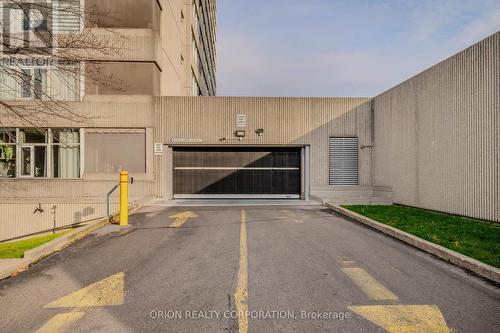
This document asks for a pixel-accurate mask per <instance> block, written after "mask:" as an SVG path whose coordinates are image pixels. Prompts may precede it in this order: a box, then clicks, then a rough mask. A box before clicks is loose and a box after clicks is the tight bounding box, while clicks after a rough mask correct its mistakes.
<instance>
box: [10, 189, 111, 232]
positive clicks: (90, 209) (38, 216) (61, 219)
mask: <svg viewBox="0 0 500 333" xmlns="http://www.w3.org/2000/svg"><path fill="white" fill-rule="evenodd" d="M54 206H55V208H54ZM38 207H39V203H38V202H35V201H32V202H27V201H25V202H17V203H15V202H9V203H4V202H3V203H1V204H0V213H1V215H0V241H2V240H7V239H12V238H16V237H20V236H23V235H30V234H34V233H39V232H44V231H48V230H50V229H52V228H53V227H54V220H55V226H56V228H61V227H67V226H71V225H72V224H75V223H81V222H84V221H88V220H92V219H96V218H99V217H103V216H105V215H106V213H105V211H106V208H105V205H104V202H86V203H81V202H67V201H62V202H61V201H54V200H51V201H47V200H43V199H41V200H40V207H41V208H42V210H43V212H36V213H34V211H35V209H36V208H38ZM118 210H119V203H118V202H116V201H114V202H112V203H111V204H110V211H111V213H116V212H117V211H118ZM54 212H55V214H54Z"/></svg>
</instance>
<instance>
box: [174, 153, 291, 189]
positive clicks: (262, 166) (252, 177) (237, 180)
mask: <svg viewBox="0 0 500 333" xmlns="http://www.w3.org/2000/svg"><path fill="white" fill-rule="evenodd" d="M300 156H301V154H300V149H299V148H240V147H238V148H174V150H173V157H174V159H173V166H174V173H173V176H174V184H173V185H174V186H173V190H174V197H175V198H190V197H192V198H195V197H220V198H227V197H229V198H235V197H238V198H242V197H249V198H250V197H260V198H262V197H269V198H276V197H284V198H299V197H300V191H301V188H300V187H301V170H300V165H301V161H300Z"/></svg>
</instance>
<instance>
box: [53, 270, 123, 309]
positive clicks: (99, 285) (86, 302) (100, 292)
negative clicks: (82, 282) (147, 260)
mask: <svg viewBox="0 0 500 333" xmlns="http://www.w3.org/2000/svg"><path fill="white" fill-rule="evenodd" d="M124 279H125V273H123V272H120V273H116V274H114V275H111V276H110V277H107V278H105V279H103V280H100V281H97V282H95V283H92V284H91V285H89V286H87V287H85V288H82V289H80V290H77V291H75V292H74V293H71V294H69V295H66V296H64V297H62V298H59V299H58V300H55V301H53V302H51V303H49V304H47V305H45V308H81V307H95V306H108V305H120V304H123V298H124V285H125V283H124Z"/></svg>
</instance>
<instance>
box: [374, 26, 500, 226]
mask: <svg viewBox="0 0 500 333" xmlns="http://www.w3.org/2000/svg"><path fill="white" fill-rule="evenodd" d="M499 39H500V32H497V33H495V34H494V35H492V36H490V37H488V38H486V39H485V40H483V41H481V42H479V43H477V44H475V45H473V46H471V47H470V48H468V49H466V50H464V51H462V52H460V53H458V54H456V55H454V56H452V57H450V58H448V59H446V60H445V61H443V62H441V63H439V64H437V65H435V66H433V67H431V68H429V69H428V70H426V71H424V72H422V73H420V74H418V75H417V76H415V77H413V78H411V79H409V80H407V81H405V82H403V83H401V84H400V85H398V86H396V87H394V88H392V89H390V90H388V91H386V92H384V93H382V94H381V95H379V96H377V97H375V98H374V100H373V107H374V135H375V147H374V157H373V161H374V177H375V178H374V183H375V184H376V185H384V186H391V187H392V188H393V191H394V202H397V203H401V204H405V205H411V206H417V207H422V208H427V209H433V210H438V211H444V212H450V213H453V214H459V215H466V216H471V217H476V218H481V219H487V220H493V221H500V194H499V191H500V176H499V173H500V166H499V164H500V152H499V149H500V89H499V88H500V86H499V83H500V58H499V57H500V55H499V50H500V43H499Z"/></svg>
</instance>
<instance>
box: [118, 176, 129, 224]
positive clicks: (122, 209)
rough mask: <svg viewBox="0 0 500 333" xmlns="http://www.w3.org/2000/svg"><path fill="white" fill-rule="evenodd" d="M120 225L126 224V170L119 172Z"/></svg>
mask: <svg viewBox="0 0 500 333" xmlns="http://www.w3.org/2000/svg"><path fill="white" fill-rule="evenodd" d="M120 225H121V226H127V225H128V172H127V171H122V172H120Z"/></svg>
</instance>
